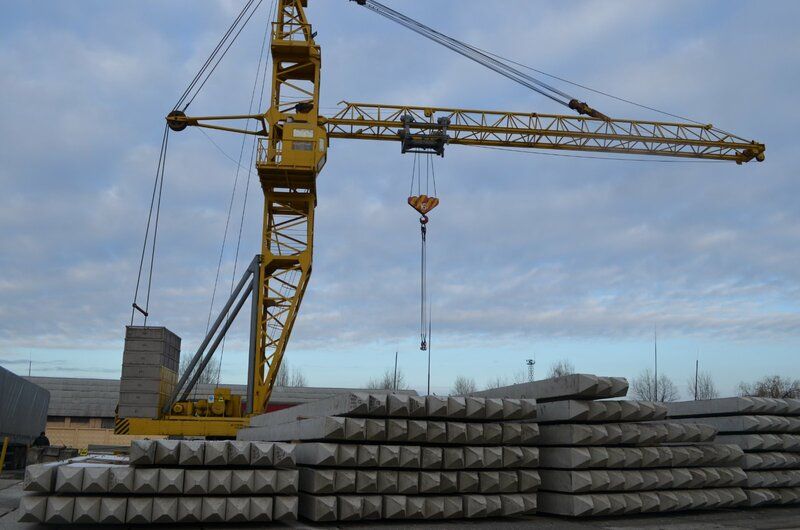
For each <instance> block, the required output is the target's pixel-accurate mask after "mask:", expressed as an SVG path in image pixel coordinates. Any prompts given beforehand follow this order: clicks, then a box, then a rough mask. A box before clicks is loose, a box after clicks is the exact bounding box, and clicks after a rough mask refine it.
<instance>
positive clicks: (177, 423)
mask: <svg viewBox="0 0 800 530" xmlns="http://www.w3.org/2000/svg"><path fill="white" fill-rule="evenodd" d="M249 424H250V419H249V418H205V417H193V416H164V417H163V418H159V419H150V418H118V419H117V420H116V422H115V425H114V434H127V435H141V436H153V435H162V436H220V437H229V438H233V437H235V436H236V431H238V430H239V429H241V428H242V427H247V426H248V425H249Z"/></svg>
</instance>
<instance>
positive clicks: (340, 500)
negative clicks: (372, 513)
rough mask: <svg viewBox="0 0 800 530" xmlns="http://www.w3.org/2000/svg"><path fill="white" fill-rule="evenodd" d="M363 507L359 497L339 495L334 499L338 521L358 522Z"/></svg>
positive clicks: (361, 498) (362, 498) (362, 501)
mask: <svg viewBox="0 0 800 530" xmlns="http://www.w3.org/2000/svg"><path fill="white" fill-rule="evenodd" d="M363 507H364V497H362V496H361V495H339V496H337V497H336V514H337V517H336V518H337V520H339V521H359V520H361V514H362V511H363Z"/></svg>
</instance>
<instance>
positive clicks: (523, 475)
mask: <svg viewBox="0 0 800 530" xmlns="http://www.w3.org/2000/svg"><path fill="white" fill-rule="evenodd" d="M517 481H518V487H519V491H520V492H521V493H528V492H532V491H536V490H538V489H539V486H540V485H541V483H542V480H541V478H540V477H539V472H538V471H536V470H533V469H518V470H517Z"/></svg>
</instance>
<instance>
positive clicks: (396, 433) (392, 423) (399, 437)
mask: <svg viewBox="0 0 800 530" xmlns="http://www.w3.org/2000/svg"><path fill="white" fill-rule="evenodd" d="M385 439H386V441H387V442H405V441H407V440H408V420H405V419H394V418H390V419H387V420H386V436H385Z"/></svg>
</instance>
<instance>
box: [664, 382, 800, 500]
mask: <svg viewBox="0 0 800 530" xmlns="http://www.w3.org/2000/svg"><path fill="white" fill-rule="evenodd" d="M667 408H668V411H669V417H670V421H673V422H691V423H702V424H706V425H709V426H711V427H713V428H715V429H717V430H718V431H719V433H720V434H719V436H718V437H717V440H718V441H720V442H723V443H727V444H734V445H736V446H738V447H740V448H741V449H742V450H743V451H744V457H743V461H742V467H743V468H744V470H745V473H746V475H747V480H746V483H745V493H746V494H747V504H748V505H749V506H763V505H769V504H798V503H800V400H796V399H771V398H757V397H732V398H722V399H710V400H701V401H685V402H676V403H668V404H667Z"/></svg>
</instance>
